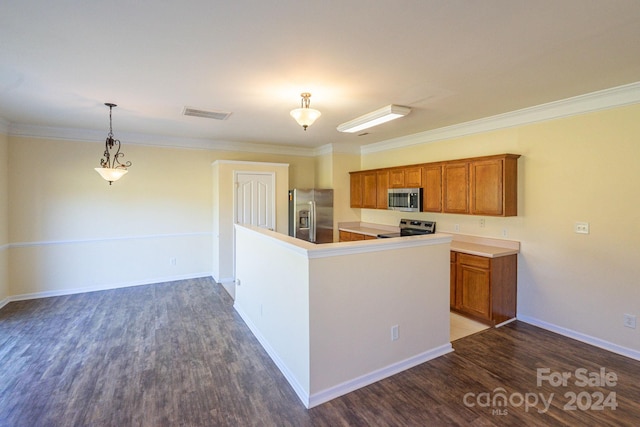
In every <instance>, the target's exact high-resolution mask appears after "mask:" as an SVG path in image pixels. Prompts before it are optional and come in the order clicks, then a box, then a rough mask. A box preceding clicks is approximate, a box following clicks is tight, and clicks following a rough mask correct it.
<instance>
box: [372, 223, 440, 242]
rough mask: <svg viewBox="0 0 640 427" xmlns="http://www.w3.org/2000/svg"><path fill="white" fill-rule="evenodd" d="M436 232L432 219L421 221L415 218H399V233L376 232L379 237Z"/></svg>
mask: <svg viewBox="0 0 640 427" xmlns="http://www.w3.org/2000/svg"><path fill="white" fill-rule="evenodd" d="M435 232H436V223H435V222H434V221H422V220H417V219H401V220H400V232H399V233H384V234H378V238H379V239H385V238H389V237H404V236H419V235H422V234H433V233H435Z"/></svg>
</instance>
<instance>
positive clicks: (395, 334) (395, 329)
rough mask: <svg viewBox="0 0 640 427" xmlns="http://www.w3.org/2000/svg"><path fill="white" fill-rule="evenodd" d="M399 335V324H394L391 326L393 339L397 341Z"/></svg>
mask: <svg viewBox="0 0 640 427" xmlns="http://www.w3.org/2000/svg"><path fill="white" fill-rule="evenodd" d="M398 336H399V335H398V325H393V326H392V327H391V341H397V340H398Z"/></svg>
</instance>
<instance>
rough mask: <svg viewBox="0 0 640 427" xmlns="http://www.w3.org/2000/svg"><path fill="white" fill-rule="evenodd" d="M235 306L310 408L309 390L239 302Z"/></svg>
mask: <svg viewBox="0 0 640 427" xmlns="http://www.w3.org/2000/svg"><path fill="white" fill-rule="evenodd" d="M233 308H234V309H235V310H236V312H237V313H238V314H239V315H240V317H241V318H242V320H244V323H245V324H246V325H247V326H248V327H249V329H250V330H251V332H252V333H253V335H254V336H255V337H256V339H257V340H258V342H259V343H260V345H262V348H264V349H265V351H266V352H267V354H268V355H269V357H271V360H273V363H275V364H276V366H277V367H278V369H280V372H282V375H284V377H285V379H286V380H287V381H288V382H289V384H290V385H291V387H292V388H293V391H294V392H295V393H296V394H297V395H298V398H299V399H300V400H301V401H302V404H303V405H304V406H305V407H306V408H309V407H310V406H309V392H308V391H307V390H305V389H304V387H303V386H302V385H301V384H300V383H299V382H298V379H297V378H296V377H295V375H294V374H293V372H291V371H290V370H289V368H288V367H287V365H286V364H285V363H284V362H283V361H282V359H281V358H280V356H279V355H278V353H276V351H275V350H274V349H273V347H271V344H269V342H268V341H267V340H266V339H265V337H264V336H263V335H262V334H261V333H260V331H259V330H258V328H257V327H256V325H255V324H254V323H253V322H252V321H251V319H250V318H249V316H247V314H246V313H245V312H244V311H243V310H242V309H241V308H240V307H238V305H237V304H234V305H233Z"/></svg>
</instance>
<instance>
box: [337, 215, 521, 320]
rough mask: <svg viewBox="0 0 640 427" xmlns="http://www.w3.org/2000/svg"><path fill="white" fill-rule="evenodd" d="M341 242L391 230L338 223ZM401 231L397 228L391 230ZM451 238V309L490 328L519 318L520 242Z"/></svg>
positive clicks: (354, 223) (366, 224)
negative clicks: (517, 311) (518, 267)
mask: <svg viewBox="0 0 640 427" xmlns="http://www.w3.org/2000/svg"><path fill="white" fill-rule="evenodd" d="M338 230H339V235H340V241H352V240H363V239H370V238H375V236H377V235H378V234H379V233H388V232H389V231H390V226H386V225H380V224H369V223H361V222H347V223H339V224H338ZM391 230H392V231H398V227H391ZM447 234H449V235H451V237H452V240H451V256H450V266H451V270H450V271H451V274H450V294H449V295H450V301H449V304H450V307H451V310H453V311H456V312H458V313H460V314H462V315H465V316H467V317H471V318H473V319H475V320H478V321H480V322H482V323H486V324H487V325H489V326H500V325H502V324H505V323H507V322H510V321H512V320H514V319H515V318H516V314H517V313H516V305H517V303H516V299H517V298H516V293H517V281H518V277H517V276H518V274H517V265H518V255H517V254H518V252H519V251H520V242H517V241H514V240H504V239H495V238H490V237H481V236H471V235H465V234H458V233H447Z"/></svg>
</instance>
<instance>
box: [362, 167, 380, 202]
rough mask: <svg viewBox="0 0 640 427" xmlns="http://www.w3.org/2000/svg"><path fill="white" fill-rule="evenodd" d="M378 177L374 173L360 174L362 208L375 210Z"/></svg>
mask: <svg viewBox="0 0 640 427" xmlns="http://www.w3.org/2000/svg"><path fill="white" fill-rule="evenodd" d="M377 180H378V177H377V174H376V172H375V171H374V172H366V173H363V174H362V207H363V208H371V209H375V208H376V206H377V203H378V190H377V186H378V182H377Z"/></svg>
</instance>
